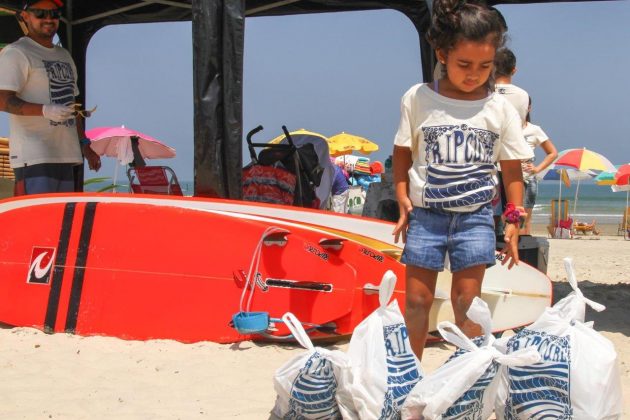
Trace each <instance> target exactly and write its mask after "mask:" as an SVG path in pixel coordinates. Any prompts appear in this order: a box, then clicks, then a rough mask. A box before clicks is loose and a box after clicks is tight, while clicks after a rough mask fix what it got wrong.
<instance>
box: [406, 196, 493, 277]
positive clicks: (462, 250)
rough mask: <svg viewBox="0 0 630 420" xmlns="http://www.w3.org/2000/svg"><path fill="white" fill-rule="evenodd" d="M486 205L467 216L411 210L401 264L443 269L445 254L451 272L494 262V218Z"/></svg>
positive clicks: (416, 208) (489, 264) (445, 212)
mask: <svg viewBox="0 0 630 420" xmlns="http://www.w3.org/2000/svg"><path fill="white" fill-rule="evenodd" d="M492 213H493V212H492V206H491V205H490V204H487V205H485V206H483V207H481V208H480V209H478V210H476V211H474V212H471V213H457V212H448V211H442V210H435V209H425V208H420V207H414V208H413V210H412V211H411V213H410V214H409V226H408V229H407V242H406V243H405V249H404V251H403V254H402V257H401V260H400V261H401V262H402V263H404V264H407V265H413V266H417V267H422V268H426V269H428V270H433V271H443V270H444V259H445V257H446V253H447V252H448V257H449V260H450V264H451V266H450V270H451V272H456V271H461V270H464V269H466V268H470V267H474V266H478V265H485V266H486V267H491V266H493V265H494V264H495V263H496V260H495V247H496V236H495V233H494V219H493V218H492Z"/></svg>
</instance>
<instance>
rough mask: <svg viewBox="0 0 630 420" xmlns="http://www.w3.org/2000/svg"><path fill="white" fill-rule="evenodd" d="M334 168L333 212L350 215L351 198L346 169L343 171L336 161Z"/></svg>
mask: <svg viewBox="0 0 630 420" xmlns="http://www.w3.org/2000/svg"><path fill="white" fill-rule="evenodd" d="M331 160H332V159H331ZM333 166H334V167H335V175H334V176H333V183H332V190H331V195H332V196H331V201H332V202H331V210H332V211H334V212H336V213H348V197H349V196H350V184H349V183H348V175H347V172H346V171H345V169H342V168H341V166H339V165H337V164H336V163H335V162H334V161H333Z"/></svg>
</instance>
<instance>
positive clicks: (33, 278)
mask: <svg viewBox="0 0 630 420" xmlns="http://www.w3.org/2000/svg"><path fill="white" fill-rule="evenodd" d="M54 262H55V248H47V247H34V248H33V253H32V254H31V261H30V263H29V266H28V275H27V277H26V282H27V283H36V284H48V283H50V273H51V271H52V266H53V263H54Z"/></svg>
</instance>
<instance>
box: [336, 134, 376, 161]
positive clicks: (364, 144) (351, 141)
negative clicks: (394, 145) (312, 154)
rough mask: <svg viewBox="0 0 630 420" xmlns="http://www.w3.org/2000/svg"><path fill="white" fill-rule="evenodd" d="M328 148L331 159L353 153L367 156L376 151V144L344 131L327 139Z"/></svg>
mask: <svg viewBox="0 0 630 420" xmlns="http://www.w3.org/2000/svg"><path fill="white" fill-rule="evenodd" d="M328 147H329V148H330V156H333V157H337V156H341V155H348V154H350V153H352V152H355V151H356V152H359V153H361V154H364V155H369V154H370V153H372V152H376V151H377V150H378V144H376V143H374V142H373V141H371V140H368V139H366V138H365V137H361V136H357V135H354V134H350V133H346V132H344V131H342V132H341V133H339V134H335V135H334V136H331V137H329V138H328Z"/></svg>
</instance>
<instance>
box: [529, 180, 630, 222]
mask: <svg viewBox="0 0 630 420" xmlns="http://www.w3.org/2000/svg"><path fill="white" fill-rule="evenodd" d="M576 190H577V192H578V194H577V202H576V195H575V192H576ZM627 194H628V192H626V191H621V192H613V191H612V189H611V188H610V186H605V185H597V184H594V183H592V182H588V181H587V182H584V181H583V182H581V183H580V185H579V188H578V184H577V182H573V183H572V184H571V187H569V188H567V187H565V186H564V185H562V189H560V186H559V183H558V182H557V181H542V182H540V183H539V184H538V196H537V198H536V205H535V206H534V211H533V213H532V221H533V222H534V223H546V222H548V221H549V216H550V210H551V200H552V199H558V196H561V197H562V199H566V200H569V214H570V215H571V217H572V218H573V220H576V221H583V222H589V223H590V222H591V221H592V220H595V221H596V222H597V223H598V224H600V225H604V224H617V223H620V222H621V218H622V215H623V212H624V209H625V208H626V197H627ZM574 206H575V211H574Z"/></svg>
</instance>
